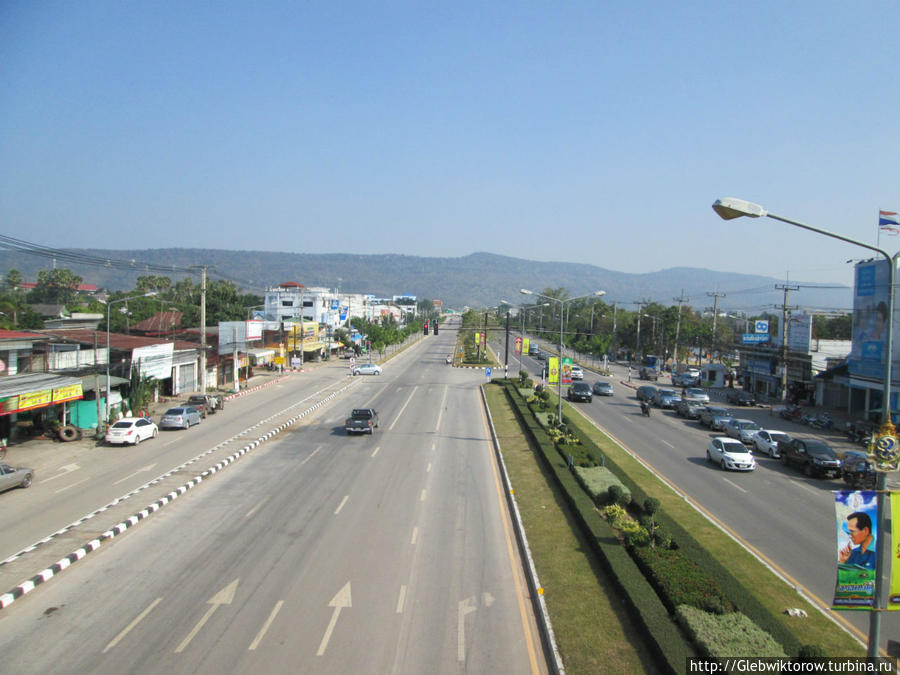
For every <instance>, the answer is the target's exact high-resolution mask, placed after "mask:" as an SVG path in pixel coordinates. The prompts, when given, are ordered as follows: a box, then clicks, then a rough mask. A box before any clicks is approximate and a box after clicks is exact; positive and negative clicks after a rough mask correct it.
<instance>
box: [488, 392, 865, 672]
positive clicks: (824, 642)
mask: <svg viewBox="0 0 900 675" xmlns="http://www.w3.org/2000/svg"><path fill="white" fill-rule="evenodd" d="M524 391H526V392H527V389H526V390H524ZM486 393H487V395H488V402H489V405H490V407H491V414H492V416H493V417H494V422H495V425H496V426H497V431H498V434H499V435H500V443H501V447H502V449H503V456H504V461H505V462H506V464H507V468H508V470H509V472H510V476H511V480H512V483H513V488H514V490H515V495H516V499H517V502H518V505H519V509H520V511H521V512H522V514H523V520H524V522H525V527H526V531H527V534H528V538H529V544H530V546H531V548H532V552H533V554H534V557H535V565H536V568H537V571H538V575H539V577H540V581H541V584H542V585H543V586H544V587H545V589H546V590H545V597H546V600H547V605H548V608H549V611H550V615H551V620H552V622H553V625H554V630H555V631H556V635H557V639H558V641H559V643H560V644H559V647H560V651H561V653H562V655H563V659H564V663H565V665H566V669H567V672H573V673H575V672H600V671H603V672H615V669H616V668H618V667H619V665H620V664H621V663H628V662H629V661H628V659H629V658H630V657H631V654H634V657H635V658H638V659H641V658H644V659H650V656H648V652H650V651H652V649H653V645H652V640H651V639H650V637H649V636H648V634H647V633H648V631H645V630H640V629H635V626H641V627H643V626H646V625H653V624H654V622H656V624H657V625H656V628H655V629H651V630H650V631H649V632H650V633H652V632H654V630H660V631H664V630H666V627H664V626H661V625H659V617H658V616H657V617H655V618H654V617H649V616H648V615H646V614H645V615H644V616H640V617H635V614H636V613H637V614H639V613H640V612H636V611H635V609H634V602H633V599H632V600H631V601H629V599H628V598H627V597H625V596H627V595H628V590H627V589H628V586H629V584H631V585H632V586H633V587H635V588H639V587H640V582H636V581H635V580H634V579H632V580H631V581H629V580H627V579H624V578H619V577H618V576H617V574H618V575H624V576H628V575H629V574H630V572H628V571H627V565H625V564H624V563H622V561H621V560H619V561H618V563H616V562H615V561H614V562H612V563H610V561H609V560H607V561H604V560H603V557H604V555H607V556H608V555H609V554H610V553H612V555H613V556H614V557H615V556H616V555H618V553H617V552H616V549H614V548H611V547H609V539H610V537H606V538H605V541H606V543H600V544H598V541H600V539H604V538H603V537H600V539H597V537H596V536H594V535H597V534H598V532H599V531H600V530H599V528H602V527H603V525H599V524H597V523H598V522H599V521H600V519H601V517H602V518H603V519H604V521H605V523H606V526H607V527H609V528H611V529H612V531H614V532H615V533H616V534H615V537H616V538H618V540H619V541H618V542H616V545H617V547H618V549H619V552H620V551H622V550H626V549H627V550H629V552H630V553H631V554H632V555H631V558H632V560H633V561H635V563H634V564H635V566H636V567H637V568H639V569H641V570H642V574H643V575H644V576H646V577H648V578H652V581H651V584H652V585H653V587H654V588H655V592H656V595H658V596H659V599H660V600H661V601H662V603H663V605H665V609H666V615H667V618H666V621H665V622H666V623H670V624H672V625H678V627H679V628H678V630H679V634H680V635H681V636H682V638H683V639H684V640H685V642H687V643H690V644H691V645H692V647H691V648H692V649H696V650H697V653H698V654H710V655H719V654H723V653H725V652H723V651H721V650H722V649H724V650H726V651H727V650H730V651H731V653H730V654H729V655H732V656H734V655H754V656H756V655H777V654H779V653H787V654H788V655H791V656H797V655H818V654H822V655H824V654H828V655H832V656H848V655H852V656H862V655H864V650H863V649H862V647H860V646H859V645H858V644H857V643H856V642H855V641H852V640H850V639H849V638H848V636H847V634H846V633H845V632H844V631H843V630H841V629H840V628H839V627H838V626H836V625H835V624H834V623H833V622H832V621H830V620H829V619H828V618H826V617H825V616H823V615H822V614H821V613H820V612H819V611H818V610H817V609H815V608H814V607H813V606H812V605H810V604H809V603H808V602H806V601H805V600H804V599H803V598H802V597H801V596H800V595H798V594H797V593H796V592H795V591H794V590H793V589H792V588H791V587H790V586H788V585H787V584H786V583H784V582H783V581H781V580H780V579H779V578H777V577H776V576H775V575H774V574H773V573H772V572H771V571H770V570H769V569H768V568H766V567H765V566H764V565H763V564H762V563H760V562H759V561H758V560H756V558H754V557H753V556H752V555H750V554H749V553H748V552H747V551H745V550H744V549H743V548H742V547H741V546H739V545H738V544H737V543H736V542H734V541H733V540H732V539H731V538H729V537H727V536H726V535H724V534H723V533H722V532H721V531H720V530H719V529H718V528H717V527H716V526H715V525H713V524H712V523H711V522H710V521H709V520H708V519H707V518H705V517H704V516H702V515H701V514H700V513H698V512H697V511H696V510H695V509H694V508H692V507H691V506H690V505H689V504H687V503H686V502H685V501H684V500H683V499H682V498H681V497H680V496H678V495H677V494H676V493H674V492H672V491H671V490H670V489H669V488H668V487H667V486H666V485H664V484H663V483H662V482H661V481H659V480H658V479H657V478H656V477H655V476H653V474H651V473H650V472H648V471H647V470H646V469H644V467H643V466H642V465H640V464H639V463H638V462H637V461H636V460H634V459H633V458H632V457H631V456H630V455H629V454H628V453H627V452H625V451H624V450H623V449H622V448H620V447H619V446H618V445H617V444H615V443H614V442H613V441H612V440H611V439H609V438H608V437H606V436H605V435H604V434H602V432H600V431H599V429H597V428H596V427H595V426H594V425H593V424H591V423H590V422H589V421H587V420H586V419H584V418H583V417H582V416H581V415H579V414H577V413H575V412H573V410H572V409H571V408H569V406H568V404H566V405H565V408H564V413H563V414H564V421H565V422H566V423H567V424H566V426H565V428H564V429H563V430H562V432H561V433H558V434H555V435H556V438H557V441H556V445H555V447H554V446H553V445H551V444H550V443H547V444H546V445H544V447H543V448H539V447H537V446H536V445H535V442H534V440H533V438H531V437H530V436H531V435H533V432H534V428H536V427H537V424H534V428H532V430H530V431H529V430H528V429H526V428H525V427H523V425H522V421H521V419H520V418H519V417H517V415H516V412H515V409H516V407H515V406H514V405H513V403H512V397H513V395H510V398H507V395H506V393H505V391H504V388H503V387H502V386H499V385H493V386H488V387H486ZM549 403H550V402H549V401H545V405H547V404H549ZM533 406H534V408H535V409H539V408H540V407H541V403H540V399H539V398H538V399H535V400H534V403H533ZM551 407H553V408H554V409H555V401H553V406H551ZM519 410H520V411H521V410H522V404H519ZM541 415H543V416H544V420H543V421H542V422H541V424H544V425H546V424H547V423H548V422H554V420H551V419H550V415H549V414H548V413H541V412H538V414H537V415H536V416H535V419H537V418H538V417H540V416H541ZM570 417H571V419H570ZM547 437H548V439H549V435H548V436H547ZM547 447H550V448H551V450H550V453H552V454H550V455H548V454H546V453H547ZM557 448H559V450H557ZM563 455H565V457H566V458H568V457H569V456H571V457H572V462H571V463H572V469H573V470H572V471H570V470H569V469H568V468H567V466H566V465H567V462H566V461H560V458H561V457H562V456H563ZM554 456H555V459H554ZM547 457H549V458H550V464H549V465H548V460H547ZM554 464H555V466H553V465H554ZM600 464H604V465H605V466H603V467H600ZM576 474H579V475H578V476H577V480H578V483H577V484H576ZM561 480H562V481H563V482H568V483H569V486H568V487H565V486H564V485H562V484H561V483H560V481H561ZM573 485H575V486H576V487H575V488H574V489H575V490H576V491H577V492H580V493H582V495H581V497H578V496H576V497H574V498H573V496H572V495H571V494H567V493H566V492H567V490H569V491H571V490H572V489H573V488H572V486H573ZM538 488H540V489H538ZM626 495H627V496H626ZM579 499H580V501H579ZM573 504H577V505H578V506H577V508H575V509H574V511H573ZM579 509H580V510H581V511H582V512H584V511H591V512H593V513H591V514H589V515H588V518H594V521H595V525H594V526H591V527H594V528H595V529H594V530H592V531H590V532H585V522H586V519H585V517H584V514H583V513H582V514H581V515H579V514H578V513H577V511H578V510H579ZM526 514H527V515H526ZM589 529H590V528H589ZM688 533H690V534H688ZM592 536H594V538H595V539H596V541H592V540H591V539H592ZM673 540H674V542H675V545H673ZM574 542H577V543H574ZM598 551H599V553H598ZM679 551H681V552H683V553H687V554H688V555H687V556H684V555H679ZM572 558H574V559H575V560H573V559H572ZM576 561H577V562H576ZM617 564H618V565H619V567H618V568H616V565H617ZM611 566H612V567H613V568H614V569H618V570H620V571H619V572H618V573H617V572H615V571H613V572H610V567H611ZM576 570H577V571H576ZM723 570H727V573H725V574H723V573H722V571H723ZM710 579H712V583H710ZM720 579H722V580H723V581H722V584H723V585H722V587H721V588H719V587H718V583H717V582H718V581H719V580H720ZM560 581H561V583H560ZM638 592H643V591H638ZM600 595H602V596H605V599H604V600H603V601H600V600H598V596H600ZM585 597H590V598H591V600H590V601H589V602H587V603H586V604H587V607H586V606H585V605H584V604H583V603H584V598H585ZM595 607H605V608H607V609H606V610H604V611H600V610H595V609H594V608H595ZM788 608H799V609H802V610H804V611H805V612H806V614H807V617H806V618H795V617H791V616H788V615H787V614H786V609H788ZM735 610H738V611H735ZM591 611H594V614H593V615H592V614H591ZM610 612H611V613H610ZM676 621H677V624H676ZM648 622H649V623H648ZM642 624H643V626H642ZM670 629H671V627H669V630H670ZM736 631H737V632H738V633H743V635H745V636H746V637H745V638H744V640H745V641H744V642H743V643H740V642H739V643H738V644H733V643H728V642H727V640H728V639H729V636H733V635H734V634H735V632H736ZM609 635H617V636H618V639H617V640H616V642H618V651H616V652H615V654H610V653H606V652H604V649H603V648H602V647H598V646H596V645H597V643H601V644H604V643H607V642H608V641H609V637H608V636H609ZM658 642H659V641H658V640H657V643H658ZM741 644H743V645H744V648H743V649H741V648H740V646H741ZM782 650H783V651H782ZM662 651H663V652H665V651H666V649H665V648H663V649H662ZM623 652H624V653H625V656H624V657H623V656H622V653H623ZM668 658H669V663H670V664H671V663H677V662H678V658H680V657H677V656H673V655H672V654H670V655H669V657H668ZM606 659H609V662H608V663H607V662H606V661H605V660H606ZM651 663H653V665H652V666H650V667H647V664H643V665H640V666H638V665H635V666H634V668H633V669H632V671H631V672H637V671H654V670H657V669H659V664H658V663H657V660H656V659H652V660H651ZM610 668H612V669H613V670H610ZM626 671H627V668H623V670H622V672H626Z"/></svg>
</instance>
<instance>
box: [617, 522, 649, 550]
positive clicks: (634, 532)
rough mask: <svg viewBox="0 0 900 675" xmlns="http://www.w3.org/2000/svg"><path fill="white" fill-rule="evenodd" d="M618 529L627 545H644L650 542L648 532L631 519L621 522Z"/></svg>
mask: <svg viewBox="0 0 900 675" xmlns="http://www.w3.org/2000/svg"><path fill="white" fill-rule="evenodd" d="M619 531H620V532H621V534H622V539H623V540H624V542H625V545H626V546H628V547H635V546H646V545H647V544H649V543H650V533H649V532H647V530H646V528H644V527H641V525H640V524H639V523H636V522H635V521H633V520H629V521H627V522H624V523H622V525H621V527H620V528H619Z"/></svg>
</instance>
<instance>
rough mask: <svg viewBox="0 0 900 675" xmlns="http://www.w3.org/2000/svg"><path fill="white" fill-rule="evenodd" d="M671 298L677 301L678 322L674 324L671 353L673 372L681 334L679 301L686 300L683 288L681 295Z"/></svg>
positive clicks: (676, 367)
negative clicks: (672, 349) (673, 341)
mask: <svg viewBox="0 0 900 675" xmlns="http://www.w3.org/2000/svg"><path fill="white" fill-rule="evenodd" d="M672 299H673V300H675V301H676V302H677V303H678V323H676V324H675V349H674V351H673V353H672V367H673V368H674V370H672V372H673V373H674V372H675V371H677V370H678V338H679V337H680V336H681V303H683V302H684V301H685V300H687V298H686V297H684V289H683V288H682V289H681V295H680V296H679V297H677V298H672Z"/></svg>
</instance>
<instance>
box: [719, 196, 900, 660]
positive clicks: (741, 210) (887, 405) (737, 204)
mask: <svg viewBox="0 0 900 675" xmlns="http://www.w3.org/2000/svg"><path fill="white" fill-rule="evenodd" d="M712 208H713V211H715V212H716V213H717V214H718V215H719V217H720V218H722V219H723V220H732V219H734V218H740V217H742V216H747V217H749V218H761V217H763V216H765V217H766V218H771V219H773V220H779V221H781V222H782V223H787V224H788V225H794V226H796V227H800V228H803V229H804V230H809V231H810V232H816V233H818V234H821V235H824V236H826V237H831V238H833V239H840V240H841V241H844V242H847V243H848V244H853V245H855V246H860V247H862V248H867V249H869V250H870V251H875V252H876V253H879V254H880V255H883V256H884V258H885V260H887V262H888V320H887V331H886V340H887V359H886V360H885V365H884V373H883V377H884V383H883V387H882V396H881V398H882V400H881V431H882V432H883V433H884V432H887V433H888V435H891V436H893V435H895V432H894V430H893V423H892V422H891V377H892V372H891V368H892V366H893V360H894V269H895V268H896V266H897V258H898V257H900V251H898V252H897V253H895V254H894V255H893V256H892V255H891V254H889V253H888V252H887V251H885V250H883V249H881V248H878V247H877V246H872V245H871V244H867V243H865V242H862V241H858V240H856V239H851V238H850V237H846V236H844V235H842V234H837V233H835V232H830V231H829V230H823V229H821V228H818V227H814V226H812V225H807V224H806V223H800V222H798V221H796V220H791V219H789V218H784V217H782V216H778V215H775V214H774V213H769V212H768V211H767V210H766V209H764V208H763V207H762V206H760V205H759V204H754V203H753V202H748V201H745V200H743V199H736V198H734V197H725V198H723V199H717V200H716V201H715V203H714V204H713V205H712ZM785 365H787V364H785ZM875 489H876V490H877V494H878V497H877V500H878V501H877V504H878V536H879V538H881V537H884V536H885V528H886V526H887V517H886V514H885V510H886V509H885V507H886V504H885V498H884V495H885V493H886V491H887V473H886V472H884V471H879V472H878V480H877V482H876V485H875ZM883 542H884V539H882V540H881V541H880V542H878V544H877V546H876V556H877V557H876V560H875V607H873V608H872V611H870V612H869V644H868V647H867V650H866V653H867V655H868V656H871V657H875V656H878V643H879V642H880V641H881V608H882V606H883V605H884V584H883V583H882V572H883V570H884V569H885V556H886V554H885V547H884V545H883Z"/></svg>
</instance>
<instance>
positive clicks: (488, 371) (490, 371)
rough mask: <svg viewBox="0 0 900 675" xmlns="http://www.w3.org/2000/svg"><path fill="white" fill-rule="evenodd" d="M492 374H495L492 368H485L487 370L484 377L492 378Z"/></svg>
mask: <svg viewBox="0 0 900 675" xmlns="http://www.w3.org/2000/svg"><path fill="white" fill-rule="evenodd" d="M492 372H494V371H492V370H491V369H490V368H485V369H484V376H485V377H490V376H491V373H492Z"/></svg>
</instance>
